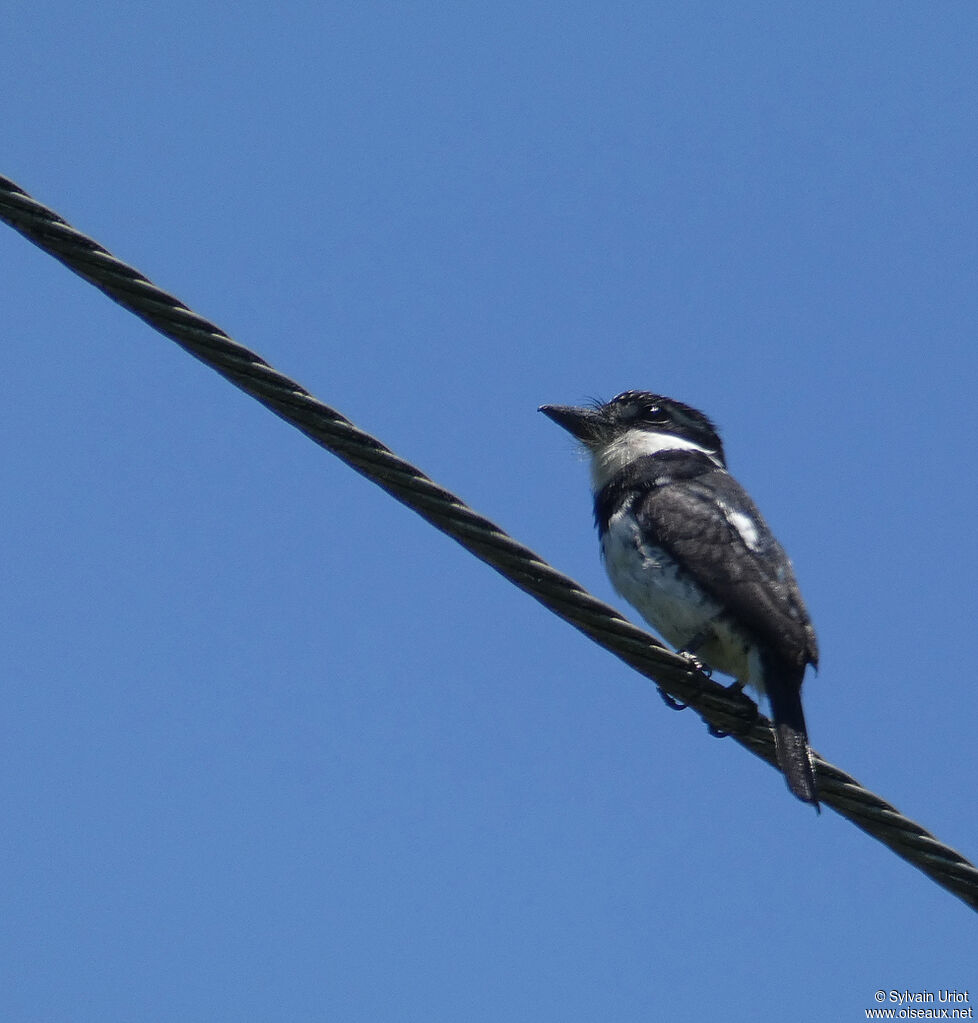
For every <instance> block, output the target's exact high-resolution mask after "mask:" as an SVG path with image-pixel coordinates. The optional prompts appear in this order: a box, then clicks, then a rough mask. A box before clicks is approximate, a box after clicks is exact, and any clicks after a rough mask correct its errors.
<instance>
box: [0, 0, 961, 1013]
mask: <svg viewBox="0 0 978 1023" xmlns="http://www.w3.org/2000/svg"><path fill="white" fill-rule="evenodd" d="M4 32H5V37H6V38H5V43H6V45H5V52H6V54H7V56H6V58H5V60H4V62H3V64H2V66H0V86H2V88H3V94H4V97H5V109H6V116H5V118H4V145H3V153H4V159H3V166H2V167H0V172H2V173H5V174H7V175H9V176H10V177H12V178H13V179H14V180H15V181H17V182H18V183H19V184H21V185H22V186H23V187H24V188H26V189H27V190H28V191H29V192H31V193H33V194H34V195H35V196H36V197H37V198H39V199H40V200H41V201H43V202H45V203H47V204H49V205H51V206H52V207H54V208H55V209H56V210H58V211H59V212H60V213H61V214H62V215H64V216H65V217H66V218H67V219H68V220H69V221H70V222H71V223H73V224H74V225H75V226H77V227H78V228H79V229H81V230H83V231H85V232H86V233H89V234H91V235H92V236H93V237H95V238H96V239H98V240H99V241H100V242H102V243H103V244H104V245H106V246H107V247H108V248H109V249H110V250H112V251H113V252H114V253H115V254H117V255H118V256H120V257H121V258H123V259H126V260H128V261H130V262H132V263H133V264H134V265H136V266H137V267H138V268H139V269H141V270H142V271H143V272H145V273H146V274H147V275H148V276H149V277H151V278H152V279H153V280H154V281H155V282H156V283H158V284H159V285H160V286H162V287H164V288H166V289H167V290H169V291H172V292H173V293H174V294H176V295H178V296H179V297H181V298H182V299H183V300H184V301H186V302H187V303H188V304H189V305H191V306H192V307H193V308H194V309H195V310H197V311H198V312H200V313H201V314H202V315H204V316H207V317H209V318H211V319H213V320H215V321H216V322H217V323H219V324H220V325H221V326H222V327H224V328H225V329H226V330H228V331H229V332H230V333H231V334H232V335H233V336H235V337H236V338H237V339H238V340H239V341H241V342H242V343H243V344H246V345H248V346H249V347H252V348H254V349H256V350H257V351H258V352H260V353H261V354H262V355H263V356H264V357H265V358H267V359H268V360H269V361H271V362H272V363H273V364H274V365H275V366H277V367H278V368H280V369H281V370H283V371H284V372H286V373H288V374H290V375H292V376H294V377H295V378H297V379H298V380H299V381H301V382H302V383H303V384H304V385H305V386H306V387H307V388H309V389H310V390H311V391H313V392H314V393H315V394H316V395H317V396H319V397H320V398H322V399H323V400H324V401H326V402H327V403H329V404H332V405H334V406H335V407H337V408H339V409H340V410H341V411H343V412H344V413H345V414H347V415H348V416H349V417H350V418H352V419H353V420H354V421H355V422H356V423H358V425H360V426H362V427H363V428H365V429H367V430H369V431H371V432H373V433H375V434H376V435H378V436H379V437H381V438H382V439H383V440H384V441H385V443H387V444H388V445H390V446H391V447H393V448H394V449H395V450H396V451H397V452H398V453H399V454H401V455H403V456H404V457H406V458H408V459H410V460H412V461H413V462H415V463H416V464H418V465H419V466H421V467H422V468H423V469H424V470H425V471H426V472H428V473H429V474H430V475H432V476H433V477H434V478H435V479H437V480H438V481H439V482H440V483H442V484H444V485H445V486H447V487H449V488H451V489H453V490H454V491H456V492H457V493H459V494H460V495H461V496H463V497H464V498H465V499H466V500H468V501H469V502H470V503H471V504H472V505H474V506H475V507H476V508H477V509H478V510H480V511H481V512H483V513H485V514H487V515H489V516H490V517H492V518H494V519H495V520H496V521H498V522H499V523H500V524H501V525H502V526H503V527H504V528H506V529H507V530H509V531H510V532H512V533H513V534H514V535H515V536H516V537H518V538H519V539H520V540H522V541H524V542H525V543H527V544H529V545H530V546H531V547H533V548H534V549H536V550H537V551H539V552H540V553H541V554H542V555H543V556H544V557H545V558H547V559H548V560H550V561H551V562H552V563H554V564H555V565H556V566H557V567H558V568H560V569H562V570H563V571H566V572H568V573H569V574H570V575H572V576H573V577H574V578H576V579H578V580H579V581H581V582H582V583H583V584H585V585H586V586H588V587H589V588H590V589H592V590H593V592H594V593H595V594H597V595H598V596H599V597H601V598H602V599H606V600H609V601H612V602H614V603H616V604H619V605H620V601H618V600H616V598H615V597H614V595H613V593H612V591H611V588H610V586H609V584H608V582H607V581H606V579H605V577H604V572H603V569H602V567H601V564H600V560H599V558H598V551H597V541H596V537H595V535H594V533H593V529H592V525H591V511H590V502H589V495H588V492H587V479H586V473H585V468H584V465H583V463H582V462H581V461H580V459H579V458H578V456H577V455H576V453H575V452H574V450H573V448H572V446H571V444H570V443H569V441H568V439H567V438H566V437H565V436H564V435H563V434H562V433H561V432H560V431H559V430H558V429H557V428H556V427H555V426H554V425H553V424H552V423H550V422H548V421H547V420H546V419H545V418H544V417H542V416H540V415H538V414H537V412H536V411H535V410H536V407H537V406H538V405H540V404H541V403H543V402H557V403H574V402H578V401H580V400H582V399H584V398H586V397H588V396H591V395H603V396H606V397H607V396H610V395H612V394H614V393H615V392H617V391H620V390H624V389H628V388H644V389H650V390H656V391H659V392H662V393H666V394H670V395H673V396H675V397H677V398H680V399H682V400H684V401H687V402H689V403H690V404H693V405H695V406H697V407H700V408H703V409H704V410H706V411H707V412H708V413H709V414H710V415H711V416H712V417H713V418H714V419H715V420H716V421H717V422H718V423H719V424H720V426H721V428H722V431H723V435H724V440H725V444H726V447H727V452H728V457H729V461H730V464H731V467H732V469H733V470H734V472H735V473H736V474H737V475H738V476H739V477H740V478H741V480H742V481H743V482H744V483H745V484H746V485H747V487H748V488H749V489H750V490H751V491H752V492H753V493H754V496H755V497H756V498H757V500H758V503H759V504H760V506H761V507H762V509H763V510H764V512H765V514H766V516H767V518H768V520H769V521H770V523H771V524H772V526H773V528H774V529H775V531H776V532H777V533H778V535H779V536H780V538H781V539H782V541H783V542H784V544H785V546H786V547H787V548H788V550H789V552H790V553H791V555H792V557H793V559H794V561H795V566H796V570H797V574H798V576H799V579H800V581H801V584H802V588H803V590H804V593H805V596H806V600H807V602H808V605H809V609H810V611H811V613H812V617H813V619H814V621H815V624H816V627H817V630H818V636H819V641H820V645H821V650H822V664H821V671H820V673H819V675H818V676H817V677H810V678H809V681H808V683H807V685H806V690H805V695H806V706H807V710H808V716H809V724H810V730H811V733H812V740H813V743H814V745H815V746H816V748H817V749H818V750H819V751H820V752H821V753H822V754H823V755H824V756H825V757H826V758H827V759H829V760H831V761H832V762H834V763H837V764H839V765H840V766H841V767H843V768H844V769H846V770H848V771H850V772H851V773H852V774H854V775H855V776H856V777H857V778H859V779H860V780H861V781H863V782H864V783H865V784H866V785H868V786H869V787H870V788H872V789H873V790H875V791H877V792H879V793H880V794H881V795H883V796H884V797H885V798H887V799H888V800H890V801H891V802H893V803H894V804H895V805H896V806H897V807H899V808H900V809H901V810H903V811H904V812H906V813H907V814H909V815H910V816H912V817H914V818H915V819H917V820H919V821H920V822H921V823H923V824H924V825H925V826H926V827H928V828H929V829H931V830H932V831H933V832H934V833H935V834H937V835H938V837H940V838H941V839H943V840H945V841H947V842H949V843H951V844H952V845H954V846H956V847H957V848H959V849H960V850H961V851H962V852H964V853H965V854H966V855H969V856H971V857H972V858H974V857H975V856H978V819H976V815H975V813H974V786H975V774H976V767H978V755H976V747H975V738H974V736H975V724H976V720H978V695H976V689H975V685H974V683H973V680H972V678H971V675H972V673H973V670H972V664H971V662H972V660H973V658H972V648H973V637H974V632H975V619H976V612H978V607H976V595H975V594H976V588H975V582H974V580H975V576H976V572H978V551H976V543H975V507H976V500H978V487H976V482H975V480H976V474H975V468H974V458H973V455H974V442H975V437H976V435H978V413H976V402H975V395H974V388H975V381H976V345H975V333H976V330H975V328H976V319H978V300H976V297H975V279H976V262H978V260H976V256H978V251H976V250H978V231H976V218H978V202H976V189H975V167H976V164H978V120H976V118H975V109H976V100H978V82H976V74H975V69H974V54H975V52H976V45H978V10H976V8H975V7H974V6H973V5H972V4H966V3H953V2H952V3H947V4H940V5H937V6H936V7H934V6H928V7H925V6H923V5H909V4H892V3H876V2H866V3H861V4H858V5H851V4H838V3H826V4H818V5H813V4H779V5H775V4H762V3H750V2H748V3H745V4H739V5H730V4H719V3H690V4H681V5H679V4H662V3H652V4H638V3H610V4H602V5H597V4H580V3H565V4H559V5H558V4H550V3H536V4H533V3H531V4H515V3H505V2H504V3H497V4H492V5H481V4H469V3H457V4H448V3H420V4H414V5H401V4H380V3H369V2H367V3H358V4H331V3H325V4H286V5H285V6H284V8H281V9H278V10H274V9H273V8H272V6H271V5H262V4H254V3H248V2H245V3H242V4H239V5H237V6H236V7H235V8H234V10H233V12H231V11H230V9H229V8H227V7H225V6H223V5H206V4H205V5H200V4H189V3H184V2H182V0H175V2H173V3H170V4H166V5H163V4H146V5H132V4H122V3H115V2H107V3H102V4H99V5H98V6H97V7H91V6H87V5H78V4H64V3H47V2H44V0H41V2H37V0H35V2H33V3H31V4H26V3H16V2H15V3H13V4H12V5H10V6H9V8H8V12H7V15H6V17H5V27H4ZM0 266H2V269H3V274H2V284H0V294H2V301H3V310H4V317H3V323H4V338H5V343H4V345H3V353H4V354H3V372H2V383H0V387H2V393H3V400H2V403H0V408H2V426H3V436H4V443H3V445H2V446H0V450H2V459H3V476H4V480H5V481H6V485H5V487H4V488H3V495H2V497H0V508H2V514H3V522H4V537H5V541H6V542H5V543H4V544H3V562H4V585H3V587H2V590H0V602H2V622H3V626H2V631H3V641H2V643H0V680H2V702H3V713H2V715H0V774H2V781H0V817H2V819H3V820H4V822H5V826H4V828H3V829H2V834H0V963H2V964H3V965H2V973H3V980H2V983H0V1017H2V1018H4V1019H10V1020H18V1021H20V1020H24V1021H32V1020H65V1019H71V1020H93V1021H94V1020H98V1021H105V1020H136V1019H139V1020H157V1019H158V1020H169V1019H179V1020H202V1021H203V1020H215V1019H228V1020H280V1019H282V1020H284V1019H288V1020H326V1019H336V1020H365V1021H367V1020H369V1021H376V1020H419V1021H421V1020H423V1021H426V1023H427V1021H431V1020H486V1021H490V1020H492V1021H496V1020H559V1021H577V1020H582V1021H583V1020H621V1021H632V1020H649V1019H675V1020H686V1019H689V1020H693V1019H696V1020H701V1019H714V1018H715V1019H724V1020H733V1021H738V1020H755V1019H757V1018H759V1016H758V1013H761V1014H762V1016H763V1017H764V1018H767V1017H770V1018H778V1019H797V1020H812V1021H820V1020H828V1019H832V1020H846V1019H853V1020H855V1019H863V1018H865V1016H864V1011H863V1010H864V1009H867V1008H872V1007H873V1006H875V1005H876V1004H877V1003H876V1002H875V1001H874V998H873V996H874V992H875V991H876V990H877V989H884V990H889V989H899V990H903V989H917V990H931V991H937V990H939V989H941V988H958V989H963V990H970V991H971V993H972V999H973V1000H974V999H975V998H978V974H976V970H975V958H974V927H975V917H974V914H973V912H972V911H970V910H968V909H967V908H966V907H965V906H964V905H963V904H961V903H959V902H958V901H957V900H956V899H954V898H953V897H952V896H950V895H948V894H947V893H945V892H944V891H943V890H941V889H939V888H938V887H936V886H935V885H934V884H932V883H931V882H930V881H929V880H927V879H926V878H925V877H924V876H923V875H921V874H919V873H918V872H917V871H915V870H914V869H912V868H911V867H909V866H908V865H906V864H905V863H903V861H901V860H899V859H897V858H896V857H895V856H894V855H893V854H891V853H890V852H889V851H888V850H886V849H884V848H883V847H882V846H880V845H878V844H877V843H876V842H874V841H873V840H871V839H869V838H867V837H866V836H864V835H862V834H861V833H860V832H858V831H857V830H856V829H855V828H853V827H852V826H851V825H850V824H848V823H847V822H846V821H843V820H842V819H840V818H839V817H837V816H836V815H835V814H833V813H832V812H826V813H824V814H823V815H822V816H821V818H816V816H815V815H814V814H813V813H811V812H810V811H808V810H806V808H804V807H803V806H801V805H800V804H799V803H797V802H796V801H795V800H793V799H792V798H791V797H790V795H789V794H788V793H787V791H786V789H785V787H784V785H783V782H782V781H781V779H780V778H779V776H778V775H777V774H776V773H775V772H774V771H772V770H770V769H769V768H767V767H766V766H764V765H763V764H761V763H760V762H758V761H756V760H754V758H752V757H750V756H748V755H747V754H745V753H744V752H743V751H742V750H741V749H739V748H738V747H736V746H735V745H734V744H733V743H731V742H718V741H716V740H714V739H711V738H709V737H708V736H707V735H706V733H705V730H704V728H703V727H702V725H701V724H700V723H699V722H698V720H697V719H696V718H695V717H694V716H693V715H692V714H691V713H687V714H685V715H679V714H674V713H671V712H670V711H668V710H667V709H666V708H665V707H664V706H663V705H662V703H661V702H660V701H659V699H658V697H657V696H656V694H655V692H654V690H653V689H652V687H651V686H650V685H649V684H648V683H647V682H646V681H645V680H643V679H642V678H640V677H638V676H637V675H635V674H633V673H631V672H630V671H629V670H628V669H627V668H625V667H624V666H622V665H621V664H620V663H618V662H617V661H616V660H615V659H614V658H612V657H610V656H609V655H607V654H606V653H604V652H603V651H602V650H600V649H599V648H597V647H595V646H594V645H593V644H591V643H589V642H588V641H587V640H586V639H584V638H583V637H582V636H580V635H578V634H577V633H576V632H575V631H574V630H572V629H570V628H568V627H567V626H566V625H565V624H563V623H562V622H560V621H559V620H557V619H556V618H554V617H553V616H552V615H550V614H548V613H547V612H545V611H544V610H543V609H542V608H540V607H539V606H538V605H537V604H536V603H535V602H533V601H532V600H529V599H528V598H527V597H526V596H524V595H523V594H522V593H520V592H518V591H517V590H515V589H514V588H513V587H511V586H510V585H509V584H507V583H505V582H504V581H503V580H502V579H501V578H500V577H498V576H497V575H496V574H495V573H494V572H492V571H490V570H488V569H486V568H485V567H484V566H483V565H481V564H480V563H478V562H477V561H476V560H474V559H473V558H472V557H470V556H469V555H467V554H466V553H465V552H463V551H462V550H461V548H459V547H458V546H457V545H455V544H454V543H452V542H451V541H449V540H446V539H445V538H444V537H442V536H441V535H440V534H438V533H436V532H435V531H434V530H432V529H431V528H430V527H429V526H427V525H426V524H425V523H423V522H422V521H421V520H420V519H418V518H416V517H415V516H413V515H412V514H410V513H409V512H407V511H406V510H405V509H403V508H402V507H401V506H400V505H398V504H396V503H395V502H394V501H392V500H390V499H389V498H388V497H387V496H386V495H385V494H383V493H382V492H381V491H380V490H378V489H377V488H375V487H373V486H371V485H370V484H368V483H366V482H365V481H364V480H362V479H361V478H360V477H358V476H357V475H355V474H354V473H352V472H350V471H349V470H348V469H347V468H346V467H345V466H343V465H342V464H341V463H339V462H338V461H336V460H335V459H333V458H331V457H330V456H328V455H326V454H325V453H323V452H322V451H320V450H319V449H318V448H316V447H315V446H314V445H312V444H311V443H309V442H308V441H307V440H305V439H304V438H303V437H302V436H301V435H299V434H298V433H297V432H295V431H294V430H291V429H289V428H288V427H287V426H285V425H284V424H283V423H282V422H280V421H279V420H278V419H276V418H275V417H273V416H271V415H269V414H268V413H267V412H266V411H265V410H263V409H262V408H261V407H260V406H258V405H257V404H256V403H255V402H254V401H252V400H250V399H248V398H246V397H245V396H243V395H241V394H240V393H239V392H237V391H235V390H234V389H233V388H231V387H230V386H228V385H227V384H226V383H225V382H224V381H222V380H221V379H220V378H218V377H217V376H216V375H215V374H213V373H212V372H211V371H209V370H207V369H206V368H205V367H203V366H201V365H200V364H198V363H197V362H195V361H194V360H193V359H191V358H189V357H188V356H187V355H185V354H184V353H183V352H181V351H180V350H179V349H178V348H176V347H175V346H174V345H172V344H171V343H169V342H167V341H165V340H164V339H162V338H161V337H159V336H158V335H156V334H154V333H153V332H152V331H150V330H149V329H148V328H147V327H145V326H144V325H143V324H142V323H140V322H139V321H137V320H136V319H135V318H133V317H132V316H130V315H128V314H126V313H124V312H122V311H121V310H120V309H118V308H117V307H115V306H114V305H113V304H112V303H110V302H109V301H107V300H106V299H105V298H104V297H103V296H102V295H100V294H99V293H98V292H96V291H95V290H94V289H93V288H91V287H90V286H88V285H86V284H84V283H83V282H81V281H80V280H78V279H77V278H75V277H73V276H72V275H71V274H69V273H68V272H67V271H65V270H64V269H63V268H62V267H61V266H60V265H58V264H57V263H55V262H54V261H53V260H52V259H50V258H49V257H47V256H45V255H43V254H42V253H40V252H39V251H37V250H35V249H34V248H33V247H32V246H30V245H28V244H27V243H26V242H24V241H23V240H22V239H21V238H20V237H19V236H17V235H16V234H14V233H13V232H12V231H9V230H7V229H3V230H0Z"/></svg>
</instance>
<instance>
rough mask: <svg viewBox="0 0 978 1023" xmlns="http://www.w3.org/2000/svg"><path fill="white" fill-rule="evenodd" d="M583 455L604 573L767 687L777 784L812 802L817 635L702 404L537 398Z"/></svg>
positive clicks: (703, 661) (658, 617) (664, 632)
mask: <svg viewBox="0 0 978 1023" xmlns="http://www.w3.org/2000/svg"><path fill="white" fill-rule="evenodd" d="M540 411H541V412H542V413H544V415H546V416H548V417H549V418H550V419H552V420H553V421H554V422H555V423H557V425H558V426H561V427H563V428H564V429H565V430H567V431H568V432H569V433H570V434H571V435H572V436H573V437H575V438H576V439H577V440H578V441H579V442H580V443H581V445H582V446H583V449H584V451H585V452H586V454H587V455H588V456H589V460H590V471H591V489H592V492H593V495H594V519H595V524H596V526H597V530H598V536H599V539H600V542H601V553H602V556H603V560H604V564H605V567H606V569H607V571H608V575H609V577H610V579H611V583H612V585H613V586H614V588H615V589H616V590H617V592H618V593H619V594H620V595H621V596H622V597H624V599H625V600H627V601H628V602H629V603H630V604H631V605H632V606H633V607H634V608H635V609H636V610H637V611H638V612H639V613H640V614H641V615H642V617H643V618H644V619H645V620H646V621H647V622H648V623H649V625H651V626H652V627H653V628H654V629H655V630H656V631H657V632H658V633H659V634H660V635H661V636H662V637H663V638H664V639H665V640H666V641H667V642H668V643H670V644H671V645H673V646H674V647H675V648H676V649H677V650H679V651H681V652H683V653H684V654H686V655H687V656H689V657H691V658H693V659H694V661H695V662H696V663H698V664H700V665H702V666H704V667H706V668H707V669H708V670H710V671H717V672H720V673H722V674H724V675H729V676H731V677H732V678H733V679H734V680H735V681H734V683H733V684H734V685H735V686H736V687H737V688H738V689H743V687H744V686H745V685H746V686H749V687H751V688H752V689H753V690H755V691H756V692H757V693H758V694H759V695H761V696H765V695H766V697H767V699H768V701H769V703H770V707H771V716H772V718H773V719H774V734H775V748H776V752H777V757H778V763H779V765H780V767H781V770H782V772H783V774H784V776H785V780H786V781H787V784H788V788H789V789H790V790H791V792H792V793H794V795H795V796H797V797H798V799H800V800H802V801H803V802H805V803H810V804H812V805H813V806H814V807H815V809H816V810H819V797H818V784H817V781H816V777H815V765H814V758H813V755H812V751H811V747H810V746H809V743H808V729H807V727H806V724H805V713H804V709H803V707H802V701H801V688H802V682H803V679H804V676H805V671H806V669H807V667H808V665H812V666H813V667H814V668H816V669H817V668H818V643H817V640H816V638H815V630H814V627H813V626H812V623H811V619H810V618H809V615H808V611H807V610H806V609H805V604H804V601H803V600H802V596H801V591H800V589H799V587H798V582H797V580H796V579H795V573H794V569H793V568H792V565H791V561H790V560H789V558H788V555H787V554H786V553H785V551H784V548H783V547H782V546H781V544H780V543H778V541H777V540H776V539H775V537H774V534H773V533H772V532H771V529H770V527H769V526H768V524H767V523H766V522H765V521H764V519H763V517H762V516H761V513H760V512H759V511H758V509H757V506H756V505H755V504H754V502H753V500H751V498H750V496H749V495H748V493H747V491H746V490H745V489H744V488H743V487H742V486H741V484H740V483H739V482H738V481H737V480H736V479H735V478H734V477H733V476H732V475H731V474H730V473H729V472H728V471H727V462H726V456H725V454H724V450H723V443H722V441H721V439H720V434H719V432H718V430H717V427H716V426H715V425H714V424H713V422H712V421H711V420H710V419H709V418H707V416H706V415H704V413H702V412H700V411H699V410H697V409H695V408H692V407H691V406H689V405H686V404H684V403H683V402H681V401H677V400H675V399H674V398H667V397H665V396H664V395H661V394H653V393H651V392H648V391H625V392H623V393H622V394H619V395H617V396H615V397H614V398H612V399H611V400H610V401H608V402H598V401H595V402H592V403H591V404H590V405H587V406H583V407H577V406H571V405H542V406H540Z"/></svg>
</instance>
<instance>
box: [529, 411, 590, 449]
mask: <svg viewBox="0 0 978 1023" xmlns="http://www.w3.org/2000/svg"><path fill="white" fill-rule="evenodd" d="M540 411H541V412H542V413H543V414H544V415H545V416H547V418H548V419H552V420H553V421H554V422H555V423H556V424H557V425H558V426H562V427H563V428H564V429H565V430H566V431H567V432H568V433H570V434H573V436H575V437H576V438H577V439H578V440H579V441H581V442H582V443H584V444H592V443H594V441H596V440H597V439H598V438H599V437H600V436H601V432H602V427H603V426H604V420H603V419H602V417H601V414H600V413H599V412H598V410H597V409H593V408H575V407H574V406H573V405H541V406H540Z"/></svg>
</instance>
